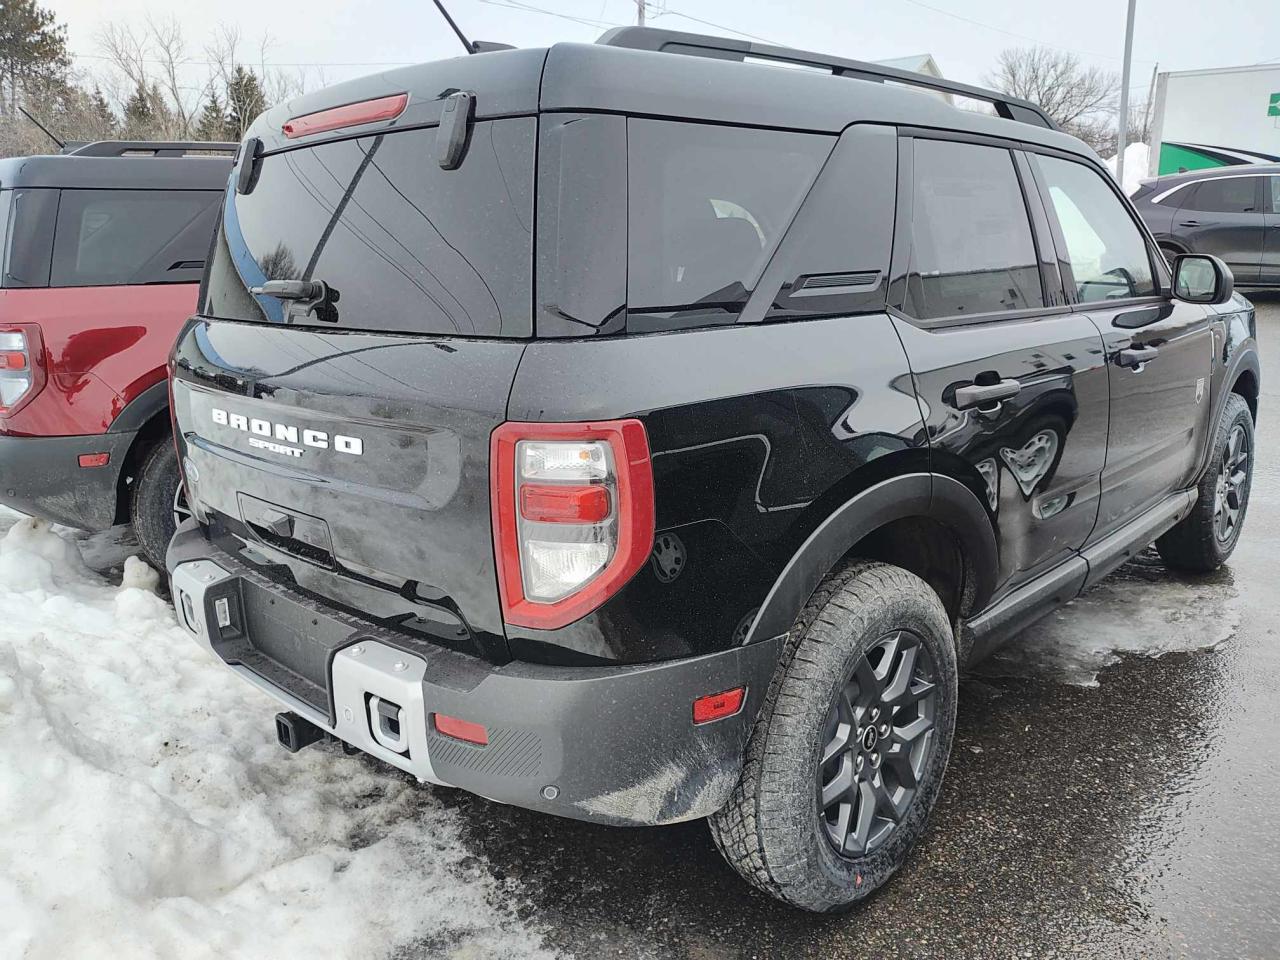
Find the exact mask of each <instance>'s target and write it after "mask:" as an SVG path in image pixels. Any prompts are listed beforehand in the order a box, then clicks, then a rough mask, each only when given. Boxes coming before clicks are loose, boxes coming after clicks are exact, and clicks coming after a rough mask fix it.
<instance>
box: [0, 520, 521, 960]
mask: <svg viewBox="0 0 1280 960" xmlns="http://www.w3.org/2000/svg"><path fill="white" fill-rule="evenodd" d="M5 530H7V533H4V535H3V539H2V540H0V865H2V866H0V956H5V957H16V956H22V957H26V958H31V960H39V958H45V957H48V958H63V957H72V956H80V957H88V956H129V957H182V958H183V960H195V958H203V957H264V958H265V957H272V958H280V957H301V956H313V957H316V956H318V957H344V958H346V957H379V956H385V955H387V954H390V953H391V952H392V951H394V950H397V949H403V948H406V947H409V946H411V945H413V944H415V943H418V944H422V943H429V944H430V946H431V953H432V954H433V955H436V956H450V957H491V956H492V957H497V956H501V957H504V958H505V957H514V958H520V957H542V956H545V955H546V953H545V951H544V950H543V949H542V947H541V945H540V938H539V936H538V935H537V932H536V931H531V930H526V929H524V928H523V927H522V926H521V925H520V923H519V922H518V921H517V920H516V919H515V916H514V913H513V912H512V909H511V906H510V905H509V904H510V901H511V900H513V899H518V898H519V890H518V888H516V887H514V886H513V885H512V884H511V883H510V882H508V883H507V884H506V885H499V884H498V882H497V881H495V880H493V879H492V878H491V877H490V876H489V875H488V874H487V873H485V872H484V871H483V870H481V871H476V870H475V869H474V866H473V864H474V859H471V860H469V861H468V863H466V864H463V863H462V861H463V860H464V858H468V857H469V854H470V851H468V850H467V849H466V848H465V847H464V846H463V844H462V841H461V839H460V837H461V831H460V829H459V821H458V815H457V814H455V813H453V812H451V811H448V810H446V809H444V808H443V807H441V806H440V805H439V804H438V803H437V802H436V801H435V800H434V798H433V797H432V795H431V792H430V790H429V789H427V788H422V787H419V786H417V785H415V784H413V783H411V782H407V781H406V780H405V779H404V778H403V777H401V776H400V775H399V774H396V773H394V772H390V771H388V772H385V773H384V772H383V771H382V770H380V769H378V768H376V767H373V766H372V765H368V764H365V763H362V762H361V761H359V760H356V759H352V758H347V757H344V756H342V754H341V753H340V752H339V751H336V750H332V749H328V748H323V747H322V748H318V749H317V748H311V749H309V750H307V751H305V752H303V753H300V754H298V755H296V756H289V755H287V754H285V753H283V752H282V751H281V750H280V748H279V747H278V746H277V745H276V744H275V742H274V737H273V735H272V725H271V716H272V713H273V712H274V710H275V708H274V706H273V705H272V703H271V702H270V701H269V700H268V699H267V698H266V697H264V696H263V695H261V694H259V693H258V692H257V691H255V690H253V689H252V688H251V687H249V686H247V685H246V684H244V683H243V682H242V681H240V680H239V679H237V678H236V677H234V676H233V675H232V674H231V673H230V672H229V671H227V670H226V669H225V668H224V667H222V666H220V665H218V664H216V663H214V662H213V661H211V660H210V659H209V657H208V655H207V654H204V653H203V652H201V651H200V650H199V648H197V647H196V646H195V644H193V643H192V642H191V641H190V640H188V639H187V637H186V636H185V634H183V633H182V632H181V630H180V629H179V628H178V627H177V625H176V624H175V622H174V620H173V617H172V616H171V613H170V609H169V607H168V605H167V604H166V603H165V602H163V601H162V600H161V599H160V598H159V597H157V596H156V595H155V593H154V592H153V591H154V589H155V587H156V584H157V582H158V578H157V577H156V575H155V574H154V572H152V571H150V569H149V568H148V567H146V565H145V564H143V563H141V561H138V560H136V559H132V560H129V561H127V562H126V565H125V570H124V582H123V585H122V586H121V587H119V588H114V587H111V586H109V585H107V584H106V583H104V582H103V581H102V580H100V579H99V578H97V577H96V576H95V575H94V574H92V573H91V572H89V571H88V570H87V568H86V567H85V566H84V564H83V562H82V561H81V559H80V556H79V552H78V550H77V548H76V546H75V544H74V543H72V542H70V541H68V540H65V539H63V538H62V537H60V536H57V535H56V534H55V533H53V532H52V531H51V530H50V529H49V528H48V526H47V525H45V524H44V523H42V522H39V521H35V520H31V519H26V518H19V517H18V516H17V515H16V514H13V513H12V512H10V511H2V510H0V533H3V531H5ZM477 874H478V875H477Z"/></svg>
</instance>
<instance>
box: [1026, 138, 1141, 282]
mask: <svg viewBox="0 0 1280 960" xmlns="http://www.w3.org/2000/svg"><path fill="white" fill-rule="evenodd" d="M1033 160H1034V161H1035V162H1036V163H1037V164H1039V166H1040V170H1041V171H1042V173H1043V176H1044V180H1045V184H1046V186H1047V187H1048V190H1049V199H1050V202H1051V203H1052V205H1053V212H1054V213H1055V214H1056V215H1057V218H1058V224H1059V225H1060V226H1061V228H1062V237H1063V240H1064V241H1065V242H1066V245H1067V250H1066V253H1067V259H1068V261H1069V262H1070V264H1071V273H1072V276H1073V278H1074V281H1075V292H1076V299H1077V300H1078V301H1079V302H1080V303H1097V302H1099V301H1102V300H1115V299H1126V298H1129V297H1147V296H1152V295H1153V294H1155V292H1156V284H1155V278H1154V275H1153V274H1152V270H1151V257H1150V253H1149V251H1148V249H1147V241H1146V238H1145V237H1143V235H1142V231H1141V230H1139V229H1138V226H1137V224H1136V223H1134V221H1133V218H1132V217H1131V216H1129V211H1128V210H1126V209H1125V206H1124V204H1123V203H1122V202H1121V201H1120V198H1119V197H1118V196H1117V195H1116V193H1115V191H1114V190H1112V189H1111V187H1110V186H1108V184H1107V183H1106V181H1104V180H1103V179H1102V177H1103V174H1101V173H1099V172H1098V171H1097V170H1094V169H1092V168H1091V167H1088V166H1086V165H1085V164H1083V163H1075V162H1074V161H1071V160H1061V159H1058V158H1057V157H1046V156H1040V155H1033Z"/></svg>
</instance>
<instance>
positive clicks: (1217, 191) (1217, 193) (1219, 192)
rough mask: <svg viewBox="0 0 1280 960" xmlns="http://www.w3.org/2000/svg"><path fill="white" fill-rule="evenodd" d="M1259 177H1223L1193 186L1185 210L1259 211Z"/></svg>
mask: <svg viewBox="0 0 1280 960" xmlns="http://www.w3.org/2000/svg"><path fill="white" fill-rule="evenodd" d="M1258 179H1259V178H1258V177H1222V178H1221V179H1217V180H1206V181H1205V182H1204V183H1201V184H1199V185H1197V186H1195V187H1192V188H1191V195H1190V196H1189V197H1187V199H1186V200H1185V201H1183V204H1182V209H1183V210H1202V211H1204V212H1205V213H1257V212H1258Z"/></svg>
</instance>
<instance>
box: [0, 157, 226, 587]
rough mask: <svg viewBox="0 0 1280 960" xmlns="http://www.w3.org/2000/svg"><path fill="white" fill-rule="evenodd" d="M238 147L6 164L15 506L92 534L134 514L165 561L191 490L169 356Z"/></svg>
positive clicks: (3, 208)
mask: <svg viewBox="0 0 1280 960" xmlns="http://www.w3.org/2000/svg"><path fill="white" fill-rule="evenodd" d="M235 148H236V145H235V144H225V143H223V144H218V143H171V142H164V143H155V142H146V143H142V142H136V141H117V140H110V141H99V142H97V143H88V144H76V145H74V146H68V148H67V149H66V150H65V151H64V152H63V153H62V154H57V155H53V156H39V157H18V158H13V159H8V160H0V231H3V234H2V236H0V251H3V266H2V267H0V502H4V503H6V504H8V505H9V506H11V507H14V508H15V509H18V510H21V511H23V512H24V513H30V514H34V515H36V516H41V517H44V518H46V519H49V520H53V521H55V522H57V523H64V524H67V525H68V526H72V527H80V528H82V529H85V530H104V529H106V528H107V527H110V526H112V525H114V524H117V523H126V522H129V521H132V522H133V524H134V529H135V531H136V533H137V537H138V543H139V545H140V546H141V547H142V549H143V552H144V553H145V554H146V555H147V557H148V559H150V560H151V562H152V563H154V564H155V565H156V567H157V568H158V569H163V568H164V556H165V549H166V547H168V545H169V538H170V537H171V536H172V535H173V528H174V500H175V495H176V493H177V491H178V467H177V460H176V458H175V456H174V450H173V441H172V439H171V433H170V422H169V390H168V386H167V385H166V382H165V380H166V378H165V372H166V370H165V368H166V362H167V360H168V356H169V350H170V349H171V348H172V346H173V340H174V337H176V336H177V334H178V331H179V330H181V329H182V324H183V322H184V321H185V320H186V318H187V317H188V316H190V314H191V311H192V308H193V307H194V306H195V304H196V291H197V287H198V284H199V281H200V276H201V272H202V271H203V269H204V258H205V254H206V253H207V252H208V249H209V241H210V238H211V237H212V236H213V229H214V225H215V223H216V220H217V213H218V201H219V199H220V198H221V196H222V190H223V188H224V187H225V185H226V182H227V174H228V173H229V172H230V170H231V154H232V152H233V151H234V150H235ZM217 153H222V154H223V155H222V156H216V155H211V154H217Z"/></svg>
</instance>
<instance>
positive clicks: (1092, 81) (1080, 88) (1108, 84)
mask: <svg viewBox="0 0 1280 960" xmlns="http://www.w3.org/2000/svg"><path fill="white" fill-rule="evenodd" d="M987 83H988V84H989V85H990V86H993V87H995V88H996V89H997V90H999V91H1001V92H1002V93H1007V94H1010V95H1012V96H1015V97H1021V98H1022V99H1024V100H1030V101H1031V102H1032V103H1035V104H1038V105H1039V106H1040V107H1041V108H1042V109H1043V110H1044V112H1045V113H1047V114H1048V115H1049V116H1050V117H1052V118H1053V120H1054V122H1055V123H1057V124H1058V126H1060V127H1062V128H1063V129H1064V130H1066V131H1067V132H1068V133H1071V134H1074V135H1075V136H1078V137H1080V139H1082V140H1084V141H1085V142H1086V143H1088V144H1089V145H1090V146H1092V147H1094V149H1097V150H1099V151H1101V150H1102V149H1104V148H1106V147H1107V145H1108V144H1110V149H1111V150H1112V152H1114V150H1115V111H1116V100H1117V98H1118V96H1119V93H1120V81H1119V79H1118V78H1117V77H1116V74H1115V73H1114V72H1112V71H1110V70H1101V69H1099V68H1098V67H1086V66H1085V65H1083V64H1082V63H1081V62H1080V58H1079V57H1077V56H1076V55H1075V54H1074V53H1070V52H1067V51H1059V50H1053V49H1050V48H1048V47H1011V48H1008V49H1006V50H1002V51H1001V52H1000V56H999V57H998V58H997V60H996V68H995V70H994V71H993V72H992V73H991V74H990V75H988V77H987Z"/></svg>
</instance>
